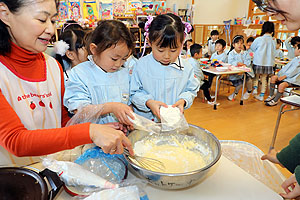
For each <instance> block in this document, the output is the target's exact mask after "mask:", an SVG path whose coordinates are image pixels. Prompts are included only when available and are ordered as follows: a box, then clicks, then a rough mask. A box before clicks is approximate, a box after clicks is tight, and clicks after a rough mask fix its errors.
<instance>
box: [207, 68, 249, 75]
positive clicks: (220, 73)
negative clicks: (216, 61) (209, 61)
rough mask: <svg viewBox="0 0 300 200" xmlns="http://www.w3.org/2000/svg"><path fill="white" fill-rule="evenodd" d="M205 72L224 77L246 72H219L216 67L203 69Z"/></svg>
mask: <svg viewBox="0 0 300 200" xmlns="http://www.w3.org/2000/svg"><path fill="white" fill-rule="evenodd" d="M202 71H204V72H208V73H211V74H215V75H224V74H238V73H244V72H245V71H244V70H231V71H230V70H227V71H217V70H216V68H215V67H209V68H208V69H204V68H203V69H202Z"/></svg>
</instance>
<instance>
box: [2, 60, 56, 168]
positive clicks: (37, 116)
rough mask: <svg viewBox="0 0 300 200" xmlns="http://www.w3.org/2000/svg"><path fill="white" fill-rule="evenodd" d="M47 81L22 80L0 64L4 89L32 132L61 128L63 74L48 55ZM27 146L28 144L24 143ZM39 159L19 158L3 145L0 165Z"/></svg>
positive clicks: (19, 163) (5, 94)
mask: <svg viewBox="0 0 300 200" xmlns="http://www.w3.org/2000/svg"><path fill="white" fill-rule="evenodd" d="M44 57H45V60H46V63H45V67H46V80H41V81H38V82H33V81H30V80H26V79H25V78H23V77H19V76H17V75H16V74H14V73H13V72H12V71H10V70H9V69H8V68H7V67H6V66H4V65H3V63H1V62H0V89H1V92H2V93H3V95H4V96H5V98H6V100H7V101H8V103H9V104H10V106H11V107H12V108H13V109H14V110H15V112H16V114H17V115H18V116H19V118H20V120H21V121H22V123H23V124H24V126H25V128H27V129H28V130H36V129H51V128H60V127H61V72H60V69H59V65H58V64H57V62H56V60H55V59H54V58H52V57H50V56H47V55H46V54H44ZM23 142H24V143H23V144H22V145H26V142H27V141H23ZM38 160H39V157H16V156H14V155H12V154H11V153H9V152H8V151H7V150H5V149H4V148H3V147H2V146H0V165H11V164H13V165H27V164H30V163H33V162H36V161H38Z"/></svg>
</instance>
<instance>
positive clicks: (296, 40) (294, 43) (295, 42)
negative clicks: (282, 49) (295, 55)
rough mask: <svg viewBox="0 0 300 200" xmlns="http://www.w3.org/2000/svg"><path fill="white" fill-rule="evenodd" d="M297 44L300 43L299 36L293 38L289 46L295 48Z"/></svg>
mask: <svg viewBox="0 0 300 200" xmlns="http://www.w3.org/2000/svg"><path fill="white" fill-rule="evenodd" d="M298 43H300V37H299V36H295V37H293V38H292V40H291V45H292V46H295V45H296V44H298Z"/></svg>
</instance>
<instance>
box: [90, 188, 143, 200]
mask: <svg viewBox="0 0 300 200" xmlns="http://www.w3.org/2000/svg"><path fill="white" fill-rule="evenodd" d="M84 200H140V197H139V191H138V188H137V187H136V186H128V187H122V188H116V189H108V190H102V191H100V192H96V193H93V194H92V195H90V196H89V197H87V198H85V199H84Z"/></svg>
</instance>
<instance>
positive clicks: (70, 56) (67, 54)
mask: <svg viewBox="0 0 300 200" xmlns="http://www.w3.org/2000/svg"><path fill="white" fill-rule="evenodd" d="M74 54H75V52H73V51H69V50H67V51H66V56H67V57H68V58H69V59H70V60H71V61H73V60H74V59H75V55H74Z"/></svg>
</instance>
